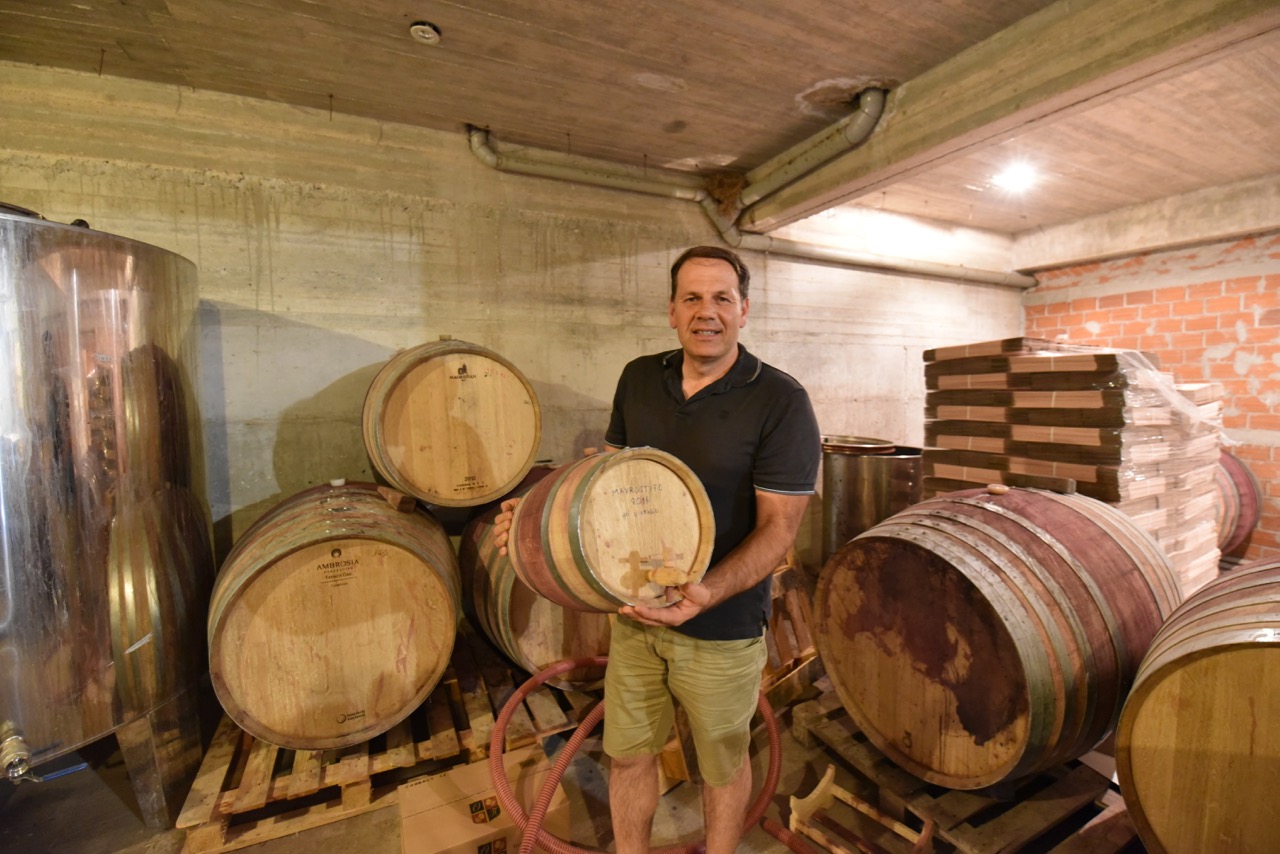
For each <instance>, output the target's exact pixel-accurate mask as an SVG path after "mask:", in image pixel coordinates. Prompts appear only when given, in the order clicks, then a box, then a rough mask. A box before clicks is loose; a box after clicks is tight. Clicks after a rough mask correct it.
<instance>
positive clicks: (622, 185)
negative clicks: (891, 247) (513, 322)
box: [467, 125, 1036, 289]
mask: <svg viewBox="0 0 1280 854" xmlns="http://www.w3.org/2000/svg"><path fill="white" fill-rule="evenodd" d="M467 137H468V141H469V143H470V146H471V151H472V153H473V154H475V156H476V157H477V158H478V159H479V160H480V162H482V163H484V164H485V165H487V166H489V167H491V168H493V169H497V170H499V171H502V172H515V173H519V174H523V175H535V176H538V177H542V178H555V179H558V180H562V181H572V182H575V183H579V184H591V185H594V186H598V187H609V188H612V189H617V190H630V191H632V192H637V193H646V194H648V195H652V196H662V197H665V198H670V199H683V200H685V201H690V202H696V203H697V204H699V205H700V206H701V207H702V209H703V211H705V212H706V215H707V218H708V219H710V220H711V222H712V224H713V225H714V226H715V227H716V230H717V231H719V232H720V236H721V238H723V239H724V241H725V242H726V243H728V244H729V245H730V246H733V247H734V248H739V249H747V250H753V251H759V252H771V253H774V254H777V255H786V256H789V257H792V258H804V259H808V260H813V261H821V262H824V263H828V264H837V265H840V266H845V267H852V268H855V269H859V270H871V271H875V272H890V273H903V274H907V275H913V276H924V277H927V278H935V279H951V280H957V281H965V282H977V283H981V284H989V285H1001V286H1004V287H1012V288H1020V289H1026V288H1031V287H1034V286H1035V285H1036V280H1035V279H1034V278H1032V277H1031V276H1024V275H1022V274H1021V273H1012V272H1003V271H999V270H983V269H978V268H974V267H963V266H959V265H954V264H938V263H933V262H929V261H914V260H910V259H905V258H890V257H887V256H884V255H876V254H874V253H867V252H852V251H848V250H844V249H836V248H833V247H829V246H822V245H819V244H813V243H802V242H800V241H796V240H784V239H781V238H775V237H769V236H767V235H763V234H744V233H743V232H741V231H740V230H739V229H738V227H737V226H736V225H735V224H734V223H733V221H732V218H731V217H730V216H729V215H727V214H726V213H725V212H724V211H722V210H721V208H720V204H719V202H718V201H717V200H716V199H715V197H714V196H712V195H711V193H709V192H708V191H707V190H706V188H705V187H703V186H702V179H701V178H698V177H697V176H693V175H677V174H675V173H665V174H663V175H662V176H656V175H654V174H652V173H649V172H648V170H643V169H638V168H636V167H633V166H623V165H620V164H614V163H608V162H605V161H600V160H592V159H590V158H586V157H579V156H576V155H568V154H557V153H555V152H547V151H537V152H536V156H535V151H534V150H533V149H526V150H525V151H523V152H521V153H519V154H515V153H499V152H498V151H496V150H495V149H494V148H493V146H492V145H491V144H490V142H489V132H488V131H486V130H484V129H482V128H477V127H473V126H470V125H468V126H467Z"/></svg>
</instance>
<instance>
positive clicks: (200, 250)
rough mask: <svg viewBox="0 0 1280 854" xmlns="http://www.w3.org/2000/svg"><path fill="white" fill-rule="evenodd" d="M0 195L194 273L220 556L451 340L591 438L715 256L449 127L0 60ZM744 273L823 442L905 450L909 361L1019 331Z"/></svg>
mask: <svg viewBox="0 0 1280 854" xmlns="http://www.w3.org/2000/svg"><path fill="white" fill-rule="evenodd" d="M0 201H5V202H8V203H11V204H17V205H21V206H24V207H28V208H32V209H35V210H37V211H39V212H41V213H43V214H44V216H46V217H47V218H49V219H51V220H55V221H59V222H69V221H71V220H73V219H76V218H84V219H86V220H88V221H89V223H90V225H91V226H92V227H93V228H96V229H99V230H102V231H107V232H111V233H114V234H119V235H122V236H125V237H129V238H133V239H136V240H141V241H145V242H148V243H153V244H156V245H158V246H161V247H164V248H166V249H170V250H172V251H174V252H177V253H179V254H181V255H183V256H185V257H187V258H189V259H191V260H192V261H194V262H195V263H196V265H197V267H198V268H199V271H200V294H199V296H200V305H201V321H202V329H203V331H202V347H201V379H200V384H199V388H198V396H199V399H200V402H201V408H202V415H203V424H204V444H205V456H206V463H207V465H206V468H207V472H208V492H209V500H210V507H211V510H212V514H213V519H214V521H215V527H216V528H217V530H218V536H219V543H218V545H219V548H220V549H221V550H225V549H226V548H227V546H228V545H229V543H230V541H231V540H232V539H233V538H234V536H235V535H236V534H237V533H238V532H239V531H242V530H243V529H244V527H245V526H246V525H248V524H249V523H250V522H252V521H253V520H254V519H255V518H256V517H257V516H258V515H259V514H260V513H261V512H263V511H264V510H265V509H267V508H268V507H270V506H271V505H272V504H274V503H275V502H277V501H279V500H280V499H282V498H284V497H286V496H288V495H290V494H292V493H294V492H296V491H298V490H300V489H302V488H304V487H306V486H309V485H311V484H315V483H319V482H322V481H325V480H328V479H330V478H334V477H347V478H352V479H371V478H372V477H373V473H372V471H371V469H370V465H369V462H368V458H367V456H366V454H365V451H364V446H363V442H362V439H361V433H360V411H361V407H362V404H363V397H364V392H365V390H366V388H367V386H368V383H369V381H370V380H371V379H372V377H373V375H374V374H375V373H376V372H377V370H378V368H379V367H380V366H381V364H382V363H383V362H385V361H386V360H387V358H389V357H390V355H391V354H392V353H393V352H395V351H396V350H397V349H399V348H403V347H408V346H413V345H415V344H418V343H422V342H424V341H431V340H435V339H436V338H437V337H438V336H440V335H443V334H449V335H452V336H454V337H456V338H461V339H464V340H468V341H472V342H475V343H477V344H480V345H483V346H486V347H489V348H492V349H494V350H496V351H497V352H499V353H501V354H502V355H503V356H505V357H506V358H508V359H509V360H511V361H512V362H514V363H515V364H516V365H517V366H519V367H520V369H521V371H522V372H524V373H525V375H526V376H527V377H528V378H529V379H530V381H531V382H532V383H533V385H534V387H535V390H536V391H537V393H538V396H539V400H540V403H541V405H542V408H543V419H544V435H543V447H542V449H541V454H540V456H542V457H545V458H550V459H556V460H563V459H567V458H569V457H571V456H574V455H576V454H577V453H578V452H579V450H580V449H581V448H582V447H584V446H588V445H597V444H599V442H600V441H601V438H602V436H603V430H604V427H605V422H606V420H607V416H608V407H609V401H610V398H611V396H612V392H613V384H614V381H615V379H616V377H617V373H618V371H619V369H620V368H621V367H622V365H623V364H624V363H625V362H626V361H627V360H628V359H631V358H633V357H635V356H637V355H640V354H642V353H645V352H651V351H654V350H657V349H661V348H665V347H668V346H673V345H674V342H675V338H674V334H673V333H672V332H671V331H670V330H669V329H668V328H667V323H666V298H667V268H668V266H669V265H670V263H671V261H672V260H673V259H674V258H675V256H676V255H677V254H679V252H680V251H682V250H683V249H684V248H685V247H687V246H689V245H691V244H693V243H715V242H718V241H717V236H716V232H715V230H714V229H713V228H712V227H711V226H710V224H709V223H708V222H707V221H706V220H705V218H704V216H703V214H702V212H701V211H700V209H699V208H697V207H696V206H694V205H692V204H688V203H685V202H679V201H674V200H662V199H654V198H650V197H647V196H640V195H635V194H629V193H624V192H618V191H612V190H603V189H596V188H588V187H582V186H577V185H573V184H567V183H563V182H555V181H550V180H546V179H537V178H528V177H522V176H515V175H507V174H501V173H497V172H494V171H492V170H490V169H489V168H488V167H486V166H484V165H483V164H481V163H480V162H479V161H478V160H476V159H475V158H474V157H473V156H472V155H471V153H470V152H469V150H468V147H467V142H466V138H465V135H464V133H463V131H462V129H461V128H459V130H458V132H457V133H456V134H449V133H440V132H435V131H428V130H421V129H417V128H411V127H405V126H397V125H387V124H382V123H379V122H374V121H370V120H365V119H356V118H350V117H344V116H340V115H334V116H330V115H329V114H327V113H324V112H320V111H312V110H301V109H297V108H292V107H286V106H280V105H276V104H271V103H266V102H261V101H252V100H249V99H245V98H238V97H232V96H226V95H218V94H212V93H203V92H194V91H192V90H189V89H183V88H179V87H175V86H160V85H154V84H144V83H138V82H134V81H126V80H120V79H113V78H106V77H103V78H99V77H96V76H93V75H86V74H78V73H74V72H66V71H56V70H49V69H41V68H35V67H31V66H23V65H14V64H4V63H0ZM744 257H745V258H746V261H747V263H748V264H749V266H750V267H751V268H752V270H753V275H754V282H753V290H752V293H751V302H752V306H751V317H750V322H749V324H748V326H747V329H746V330H744V335H743V341H744V343H745V344H746V345H747V346H748V347H749V348H751V349H752V350H754V351H756V352H757V353H759V354H760V355H761V356H762V357H764V358H765V359H766V360H767V361H770V362H772V363H774V364H776V365H778V366H779V367H781V368H783V369H784V370H787V371H788V372H790V373H792V374H793V375H794V376H796V377H797V378H798V379H800V380H801V381H802V382H803V383H804V384H805V385H806V386H807V387H808V388H809V390H810V392H811V394H812V396H813V399H814V402H815V407H816V409H817V412H818V417H819V422H820V424H821V426H822V428H823V430H824V431H825V432H829V433H842V434H854V435H864V436H874V437H878V438H884V439H887V440H890V441H895V442H898V443H900V444H918V443H919V442H921V441H922V439H923V402H924V383H923V371H922V362H921V355H920V354H921V351H922V350H923V349H926V348H928V347H937V346H944V345H948V344H955V343H961V342H968V341H980V340H986V339H991V338H1000V337H1008V336H1011V335H1017V334H1019V333H1020V331H1021V329H1022V322H1023V321H1022V308H1021V302H1020V294H1019V293H1018V292H1016V291H1013V290H1009V289H1004V288H999V287H994V286H983V285H973V284H964V283H950V282H938V281H932V280H925V279H914V278H909V277H898V276H890V275H884V274H878V273H869V272H860V271H853V270H848V269H842V268H838V267H834V266H826V265H822V264H816V263H803V262H798V261H793V260H788V259H782V258H778V257H765V256H763V255H760V254H758V253H744ZM811 515H814V516H816V515H817V514H811ZM815 525H820V519H814V520H811V521H810V523H809V524H808V525H807V527H806V534H805V539H802V556H804V557H805V558H806V559H808V558H809V555H810V553H811V552H810V548H811V547H810V545H809V542H816V541H817V538H818V537H817V534H816V533H815V532H816V530H817V528H816V527H815Z"/></svg>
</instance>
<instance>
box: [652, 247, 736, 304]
mask: <svg viewBox="0 0 1280 854" xmlns="http://www.w3.org/2000/svg"><path fill="white" fill-rule="evenodd" d="M690 258H712V259H714V260H716V261H724V262H726V263H727V264H728V265H729V266H730V267H732V268H733V272H735V273H737V274H738V296H740V297H742V298H743V299H746V298H747V288H748V287H749V286H750V284H751V271H750V270H748V269H747V265H746V264H743V263H742V259H741V258H739V257H738V253H736V252H734V251H733V250H732V249H725V248H723V247H721V246H694V247H691V248H689V249H686V250H685V251H684V252H682V253H680V257H679V258H677V259H676V262H675V263H674V264H672V265H671V299H672V301H674V300H675V298H676V274H677V273H679V272H680V268H681V267H683V266H684V262H685V261H688V260H689V259H690Z"/></svg>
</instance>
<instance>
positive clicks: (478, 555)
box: [458, 466, 610, 691]
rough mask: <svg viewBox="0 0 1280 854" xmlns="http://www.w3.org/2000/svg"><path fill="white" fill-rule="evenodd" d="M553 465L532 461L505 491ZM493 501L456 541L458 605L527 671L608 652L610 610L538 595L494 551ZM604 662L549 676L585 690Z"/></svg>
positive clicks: (529, 482) (527, 483) (518, 492)
mask: <svg viewBox="0 0 1280 854" xmlns="http://www.w3.org/2000/svg"><path fill="white" fill-rule="evenodd" d="M553 470H554V469H553V468H552V467H550V466H535V467H534V468H533V469H531V470H530V471H529V474H528V476H527V477H526V478H525V480H524V482H523V483H522V484H521V486H520V487H517V488H516V489H515V490H514V491H513V492H512V493H511V496H510V497H523V496H524V495H526V494H527V493H528V492H529V490H530V489H532V488H533V486H534V484H535V483H537V482H538V481H539V480H541V479H542V478H543V477H546V476H547V475H548V474H550V473H551V472H552V471H553ZM500 511H501V508H500V507H499V506H498V505H496V504H495V505H494V506H493V507H491V508H489V509H488V510H485V511H482V512H481V513H479V514H478V515H476V516H475V517H474V518H472V520H471V521H470V522H468V523H467V527H466V529H465V530H464V531H463V533H462V540H461V542H460V544H459V555H458V562H459V564H460V566H461V569H462V590H463V606H464V608H465V609H466V610H467V614H468V617H469V618H470V619H471V621H472V622H473V623H474V624H475V625H476V626H478V627H479V628H480V629H481V630H482V631H483V632H484V633H485V635H486V636H487V637H488V638H489V639H490V640H491V641H493V643H494V645H495V646H497V647H498V649H500V650H502V652H504V653H505V654H506V655H507V657H508V658H510V659H511V660H512V661H513V662H514V663H515V664H516V665H518V666H519V667H521V668H523V669H524V670H526V671H527V672H529V673H537V672H538V671H540V670H542V669H544V668H546V667H547V666H549V665H551V664H554V663H555V662H557V661H561V660H562V659H566V658H589V657H593V656H599V655H608V654H609V625H610V624H609V620H610V616H609V615H608V614H606V613H603V612H600V611H576V610H572V609H570V608H565V607H563V606H561V605H558V604H556V603H555V602H552V601H551V600H550V599H548V598H547V597H545V596H542V595H540V594H539V593H537V592H536V591H535V590H533V589H532V588H530V587H529V586H528V585H527V584H525V583H524V582H523V581H521V580H520V577H519V576H518V575H516V571H515V567H513V566H512V565H511V556H510V554H506V555H501V554H498V549H497V547H496V546H495V545H494V542H493V523H494V518H495V517H496V516H497V515H498V513H499V512H500ZM603 677H604V668H602V667H600V668H583V669H580V670H571V671H569V672H567V673H564V674H561V675H560V676H558V677H555V678H552V679H550V680H548V682H547V684H549V685H552V686H554V687H557V688H565V689H572V690H580V691H581V690H590V689H592V688H596V687H598V686H599V682H600V680H601V679H602V678H603Z"/></svg>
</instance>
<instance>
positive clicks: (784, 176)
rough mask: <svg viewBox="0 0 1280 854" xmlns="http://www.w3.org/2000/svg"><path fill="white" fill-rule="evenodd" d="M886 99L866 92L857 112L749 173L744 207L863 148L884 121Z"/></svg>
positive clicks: (881, 92)
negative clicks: (825, 164)
mask: <svg viewBox="0 0 1280 854" xmlns="http://www.w3.org/2000/svg"><path fill="white" fill-rule="evenodd" d="M884 99H885V91H884V90H883V89H863V90H862V92H861V93H860V94H859V95H858V108H857V110H855V111H854V112H853V113H851V114H850V115H848V116H845V117H844V118H843V119H841V120H840V121H838V122H836V123H835V124H833V125H832V126H831V127H829V128H827V129H826V130H825V131H822V132H821V133H819V134H817V135H815V136H811V137H809V138H808V139H806V140H803V141H801V142H799V143H797V144H796V145H793V146H791V148H788V149H787V150H786V151H784V152H782V153H781V154H779V155H777V156H776V157H773V158H770V159H769V160H766V161H765V162H764V163H762V164H760V165H759V166H757V167H756V168H755V169H752V170H751V171H750V172H748V173H747V186H746V187H745V188H744V189H743V191H742V197H741V199H740V201H741V204H742V207H744V208H745V207H747V206H748V205H752V204H755V203H756V202H758V201H760V200H761V199H763V198H764V197H765V196H767V195H769V194H771V193H774V192H776V191H777V190H780V189H781V188H783V187H785V186H786V185H788V184H790V183H791V182H792V181H794V180H796V179H797V178H799V177H801V176H802V175H806V174H808V173H809V172H812V171H813V170H814V169H817V168H818V167H819V166H821V165H823V164H824V163H826V162H827V161H828V160H831V159H833V158H834V157H836V156H837V155H840V154H844V153H845V152H846V151H848V150H849V149H851V148H856V147H857V146H859V145H861V144H862V143H863V142H864V141H865V140H866V138H867V137H868V136H870V135H871V131H872V130H873V129H874V128H875V126H876V122H878V121H880V114H881V113H883V112H884Z"/></svg>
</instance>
